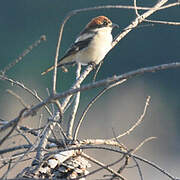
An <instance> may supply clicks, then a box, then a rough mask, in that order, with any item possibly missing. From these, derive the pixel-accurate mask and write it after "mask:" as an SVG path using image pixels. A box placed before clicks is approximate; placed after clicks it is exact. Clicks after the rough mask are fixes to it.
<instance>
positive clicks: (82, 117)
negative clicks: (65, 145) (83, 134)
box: [74, 79, 126, 140]
mask: <svg viewBox="0 0 180 180" xmlns="http://www.w3.org/2000/svg"><path fill="white" fill-rule="evenodd" d="M125 81H126V79H123V80H122V81H119V82H117V83H115V84H112V85H110V86H108V87H105V88H104V89H103V90H102V91H101V92H100V93H98V94H97V95H96V96H95V97H94V98H93V99H92V100H91V102H90V103H89V104H88V105H87V107H86V108H85V110H84V111H83V114H82V115H81V117H80V120H79V122H78V124H77V127H76V130H75V133H74V140H76V139H77V135H78V132H79V129H80V126H81V124H82V121H83V119H84V117H85V115H86V114H87V112H88V111H89V109H90V108H91V107H92V105H93V104H94V103H95V102H96V101H97V99H99V98H100V97H101V96H102V95H103V94H104V93H105V92H106V91H107V90H109V89H111V88H113V87H115V86H117V85H119V84H122V83H123V82H125Z"/></svg>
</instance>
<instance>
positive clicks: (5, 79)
mask: <svg viewBox="0 0 180 180" xmlns="http://www.w3.org/2000/svg"><path fill="white" fill-rule="evenodd" d="M0 79H1V80H4V81H7V82H9V83H11V84H12V85H16V86H18V87H20V88H22V89H23V90H25V91H26V92H28V93H29V94H31V95H32V96H33V97H35V98H36V99H37V100H38V101H39V102H42V101H43V100H42V99H41V97H40V96H38V94H37V92H36V91H32V90H31V89H29V88H28V87H26V86H25V85H24V84H22V83H20V82H19V81H15V80H13V79H10V78H8V77H6V76H4V75H0ZM45 109H46V110H47V112H48V113H49V114H50V116H52V113H51V111H50V110H49V108H48V107H47V106H45Z"/></svg>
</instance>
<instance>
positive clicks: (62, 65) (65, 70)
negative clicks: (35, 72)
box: [41, 61, 75, 76]
mask: <svg viewBox="0 0 180 180" xmlns="http://www.w3.org/2000/svg"><path fill="white" fill-rule="evenodd" d="M74 64H75V61H72V62H67V63H62V64H60V63H59V64H58V65H57V67H61V68H62V69H63V71H64V72H67V71H68V70H67V69H66V68H65V67H64V66H67V65H68V66H69V65H74ZM53 69H54V66H51V67H49V68H48V69H46V70H45V71H44V72H42V73H41V75H42V76H43V75H45V74H46V73H48V72H49V71H52V70H53Z"/></svg>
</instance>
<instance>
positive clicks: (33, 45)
mask: <svg viewBox="0 0 180 180" xmlns="http://www.w3.org/2000/svg"><path fill="white" fill-rule="evenodd" d="M43 41H46V36H45V35H42V36H41V37H40V39H39V40H37V41H35V42H34V43H33V44H32V45H30V46H29V47H28V48H27V49H26V50H25V51H24V52H23V53H22V54H21V55H20V56H19V57H18V58H17V59H15V61H13V62H11V63H10V64H8V65H7V66H6V67H5V68H4V69H3V70H1V71H0V72H1V73H2V74H3V75H4V74H5V73H6V72H7V71H8V70H9V69H11V68H12V67H14V66H15V65H16V64H17V63H19V62H20V61H21V60H22V59H23V58H24V57H25V56H26V55H27V54H29V53H30V52H31V51H32V50H33V49H34V48H35V47H37V46H38V45H39V44H41V43H42V42H43Z"/></svg>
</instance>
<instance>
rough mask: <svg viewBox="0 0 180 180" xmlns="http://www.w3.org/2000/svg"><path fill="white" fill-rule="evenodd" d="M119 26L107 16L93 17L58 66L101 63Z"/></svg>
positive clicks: (51, 68)
mask: <svg viewBox="0 0 180 180" xmlns="http://www.w3.org/2000/svg"><path fill="white" fill-rule="evenodd" d="M114 27H119V26H118V25H117V24H114V23H112V22H111V20H110V19H108V18H107V17H105V16H98V17H95V18H93V19H92V20H91V21H90V22H89V23H88V24H87V25H86V27H85V28H84V29H83V31H82V32H81V33H80V35H79V36H78V37H77V38H76V40H75V42H74V43H73V44H72V45H71V47H70V48H69V49H68V50H67V52H66V53H65V55H64V56H63V57H62V58H61V59H60V60H59V61H58V63H57V67H60V66H63V65H65V64H69V63H73V62H78V63H81V64H82V65H87V64H89V63H92V64H95V65H97V64H99V63H100V62H101V61H102V60H103V59H104V57H105V56H106V54H107V53H108V52H109V50H110V49H111V47H112V45H111V44H112V41H113V37H112V34H111V32H112V29H113V28H114ZM53 69H54V66H52V67H50V68H48V69H47V70H46V71H44V72H42V73H41V74H42V75H44V74H46V73H47V72H49V71H51V70H53Z"/></svg>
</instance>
